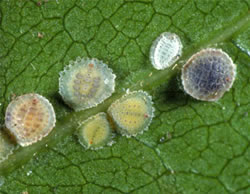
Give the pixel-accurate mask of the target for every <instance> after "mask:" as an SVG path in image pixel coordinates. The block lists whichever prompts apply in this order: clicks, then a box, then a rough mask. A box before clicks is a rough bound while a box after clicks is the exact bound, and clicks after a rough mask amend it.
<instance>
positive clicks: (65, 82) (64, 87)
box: [59, 58, 116, 111]
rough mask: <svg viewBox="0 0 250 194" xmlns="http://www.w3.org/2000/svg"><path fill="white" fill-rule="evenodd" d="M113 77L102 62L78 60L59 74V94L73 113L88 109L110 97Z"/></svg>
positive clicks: (112, 88)
mask: <svg viewBox="0 0 250 194" xmlns="http://www.w3.org/2000/svg"><path fill="white" fill-rule="evenodd" d="M115 77H116V76H115V75H114V74H113V73H112V70H111V69H110V68H108V66H107V65H106V64H104V63H103V62H102V61H99V60H97V59H88V58H82V59H81V58H78V59H77V60H76V61H74V62H71V64H70V65H69V66H67V67H66V68H65V69H64V71H62V72H60V78H59V93H60V94H61V96H62V98H63V99H64V101H65V102H66V104H68V105H69V106H70V107H72V108H73V109H74V110H75V111H80V110H84V109H88V108H91V107H95V106H97V105H98V104H100V103H101V102H103V101H104V100H105V99H107V98H108V97H110V96H111V94H112V93H113V92H114V90H115Z"/></svg>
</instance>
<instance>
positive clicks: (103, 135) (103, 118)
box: [77, 112, 114, 149]
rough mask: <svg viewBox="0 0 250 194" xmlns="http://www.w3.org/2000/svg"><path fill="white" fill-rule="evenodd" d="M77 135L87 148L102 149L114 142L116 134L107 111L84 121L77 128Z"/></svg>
mask: <svg viewBox="0 0 250 194" xmlns="http://www.w3.org/2000/svg"><path fill="white" fill-rule="evenodd" d="M77 136H78V138H79V142H80V144H81V145H83V146H84V147H85V148H86V149H101V148H103V146H105V145H111V144H112V143H113V141H112V138H113V136H114V135H113V133H112V129H111V126H110V124H109V122H108V120H107V115H106V113H104V112H101V113H98V114H97V115H94V116H92V117H90V118H88V119H87V120H86V121H84V122H83V123H82V125H81V126H80V127H79V128H78V129H77Z"/></svg>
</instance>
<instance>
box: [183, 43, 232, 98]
mask: <svg viewBox="0 0 250 194" xmlns="http://www.w3.org/2000/svg"><path fill="white" fill-rule="evenodd" d="M235 77H236V65H235V64H234V63H233V61H232V59H231V58H230V57H229V56H228V54H227V53H225V52H224V51H222V50H221V49H213V48H207V49H203V50H201V51H200V52H198V53H196V54H194V55H193V56H192V57H191V58H190V59H189V60H188V61H187V63H186V64H185V65H184V66H183V68H182V75H181V79H182V85H183V87H184V90H185V92H186V93H188V94H189V95H191V96H192V97H193V98H195V99H198V100H203V101H217V100H219V99H220V98H221V97H222V96H223V94H224V93H225V92H226V91H229V90H230V88H231V87H232V85H233V82H234V80H235Z"/></svg>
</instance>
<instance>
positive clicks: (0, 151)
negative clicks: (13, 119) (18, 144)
mask: <svg viewBox="0 0 250 194" xmlns="http://www.w3.org/2000/svg"><path fill="white" fill-rule="evenodd" d="M14 148H15V145H14V144H13V143H12V142H11V141H10V139H9V138H8V136H7V135H6V134H5V133H4V132H3V131H0V162H2V161H4V160H6V159H7V158H8V156H9V155H10V154H12V152H13V150H14Z"/></svg>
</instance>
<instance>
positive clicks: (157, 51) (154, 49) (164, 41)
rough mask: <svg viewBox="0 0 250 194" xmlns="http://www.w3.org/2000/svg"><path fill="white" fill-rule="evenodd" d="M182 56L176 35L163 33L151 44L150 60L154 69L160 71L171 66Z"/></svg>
mask: <svg viewBox="0 0 250 194" xmlns="http://www.w3.org/2000/svg"><path fill="white" fill-rule="evenodd" d="M181 54H182V43H181V39H180V38H179V36H178V35H176V34H174V33H170V32H163V33H162V34H161V35H160V36H159V37H158V38H156V40H155V41H154V42H153V44H152V46H151V49H150V60H151V63H152V65H153V66H154V68H155V69H158V70H162V69H165V68H167V67H170V66H171V65H173V64H174V63H175V62H176V61H177V60H178V59H179V58H180V56H181Z"/></svg>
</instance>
